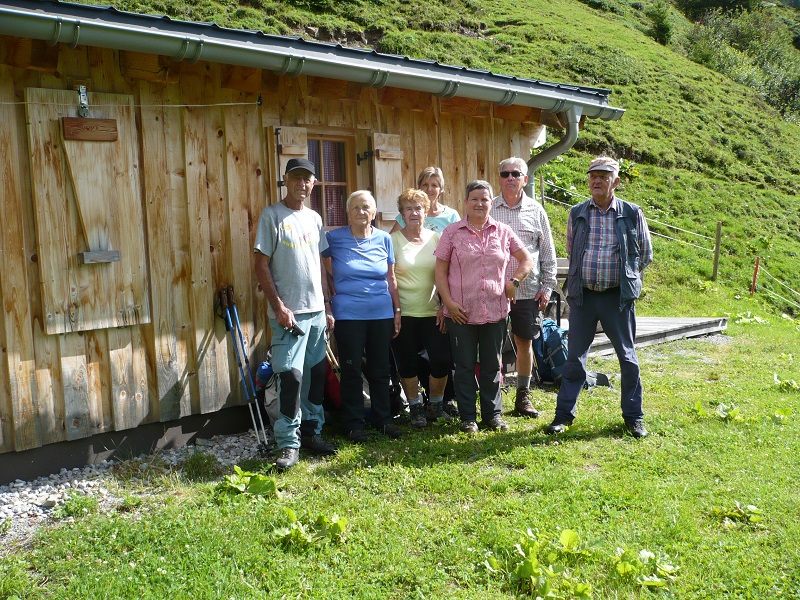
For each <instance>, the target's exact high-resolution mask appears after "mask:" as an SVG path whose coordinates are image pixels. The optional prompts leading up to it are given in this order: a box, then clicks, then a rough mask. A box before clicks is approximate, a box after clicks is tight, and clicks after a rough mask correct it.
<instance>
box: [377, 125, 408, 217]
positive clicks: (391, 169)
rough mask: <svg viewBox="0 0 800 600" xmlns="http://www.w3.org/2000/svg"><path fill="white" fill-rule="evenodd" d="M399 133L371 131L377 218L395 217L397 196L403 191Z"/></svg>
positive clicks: (401, 153) (401, 151) (401, 152)
mask: <svg viewBox="0 0 800 600" xmlns="http://www.w3.org/2000/svg"><path fill="white" fill-rule="evenodd" d="M401 148H402V147H401V138H400V136H399V135H395V134H390V133H373V134H372V149H373V152H374V158H373V161H372V164H373V179H372V181H373V186H374V187H373V195H374V196H375V202H376V204H377V205H378V213H379V218H380V219H381V220H382V221H393V220H394V219H395V217H397V197H398V196H399V195H400V193H401V192H402V191H403V150H402V149H401Z"/></svg>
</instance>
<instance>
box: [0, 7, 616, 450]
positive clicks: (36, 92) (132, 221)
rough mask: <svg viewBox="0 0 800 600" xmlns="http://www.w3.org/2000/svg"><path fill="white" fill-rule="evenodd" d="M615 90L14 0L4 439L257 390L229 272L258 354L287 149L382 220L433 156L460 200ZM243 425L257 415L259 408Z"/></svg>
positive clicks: (4, 27) (325, 201) (1, 59)
mask: <svg viewBox="0 0 800 600" xmlns="http://www.w3.org/2000/svg"><path fill="white" fill-rule="evenodd" d="M608 95H609V91H608V90H599V89H594V88H582V87H577V86H565V85H559V84H553V83H547V82H540V81H532V80H524V79H518V78H514V77H507V76H500V75H494V74H492V73H487V72H484V71H475V70H469V69H464V68H458V67H452V66H447V65H441V64H438V63H433V62H428V61H421V60H412V59H409V58H406V57H398V56H388V55H383V54H379V53H376V52H373V51H371V50H365V49H354V48H344V47H341V46H339V45H334V44H324V43H319V42H314V41H306V40H302V39H296V38H289V37H280V36H269V35H264V34H262V33H258V32H247V31H233V30H227V29H223V28H219V27H217V26H215V25H208V24H200V23H186V22H180V21H174V20H170V19H168V18H161V17H152V16H143V15H134V14H130V13H123V12H120V11H117V10H115V9H111V8H103V7H95V6H85V5H77V4H68V3H62V2H58V1H55V0H53V1H48V0H45V1H37V2H30V1H22V0H19V1H15V0H0V123H2V125H1V127H2V135H0V173H1V175H0V181H2V208H3V213H2V214H3V225H2V227H0V257H2V260H0V297H1V298H2V307H3V310H2V313H1V314H0V347H2V355H0V453H13V452H19V451H25V450H29V449H34V448H39V447H43V446H46V445H50V444H54V443H57V442H64V441H69V440H80V439H88V438H90V437H91V436H95V435H98V434H103V433H107V432H121V431H128V430H133V429H135V428H138V427H140V426H142V425H144V424H148V423H169V422H173V421H175V420H178V419H181V418H183V417H186V416H188V415H201V414H202V415H205V414H212V413H216V412H217V411H220V410H221V409H223V408H225V407H228V406H234V405H237V404H240V403H241V394H240V391H239V384H238V380H239V378H238V372H237V370H236V366H235V364H234V362H233V357H232V349H231V348H229V343H228V338H227V337H226V331H225V327H224V324H223V321H222V320H221V319H220V318H219V316H218V314H217V312H216V308H215V296H216V292H217V290H218V289H219V288H221V287H224V286H228V285H232V286H233V287H234V289H235V297H236V302H237V304H238V307H239V311H240V314H241V318H242V326H243V328H244V331H245V334H246V337H247V341H248V344H249V349H250V352H251V354H252V355H251V362H252V363H255V362H256V361H257V360H258V359H260V358H261V357H263V356H264V355H265V353H266V351H267V349H268V346H269V339H270V332H269V326H268V323H267V317H266V304H265V300H264V296H263V294H262V293H261V292H260V291H259V290H258V289H257V286H256V283H255V279H254V276H253V261H252V257H253V250H252V247H253V241H254V227H255V225H256V224H257V222H258V217H259V214H260V212H261V210H262V209H263V208H264V206H265V205H268V204H270V203H274V202H276V201H278V200H279V199H280V197H281V188H280V184H279V182H280V179H281V174H282V173H283V170H282V165H284V164H285V161H286V160H288V159H289V158H291V157H297V156H307V157H308V158H310V159H311V160H313V161H314V162H315V164H317V165H318V174H319V181H320V183H319V184H318V186H317V187H316V189H315V190H314V194H315V195H314V198H313V207H314V208H315V209H316V210H318V211H319V212H320V214H321V215H322V218H323V220H324V222H325V225H326V226H329V227H335V226H339V225H344V224H345V210H344V201H345V199H346V198H347V195H348V194H349V193H350V192H352V191H354V190H356V189H363V188H368V189H371V190H372V191H373V193H374V195H375V197H376V198H377V200H378V203H379V206H378V209H379V211H380V218H381V219H382V224H383V225H384V226H386V225H389V224H390V222H391V220H392V219H394V217H395V216H396V198H397V195H398V193H399V192H400V191H402V189H404V188H406V187H409V186H412V185H414V183H415V177H416V174H417V173H418V172H419V171H420V170H421V169H422V168H424V167H426V166H428V165H439V166H441V168H442V169H443V170H444V173H445V177H446V179H447V182H446V183H447V185H446V196H445V201H446V202H447V203H448V204H450V205H451V206H453V207H455V208H457V209H458V210H459V211H461V210H462V196H463V192H464V188H465V184H466V183H467V181H468V180H471V179H474V178H484V179H488V180H489V181H491V182H492V183H493V184H495V185H497V184H498V183H499V182H498V181H497V180H496V172H497V169H496V166H497V163H498V162H499V161H500V160H501V159H502V158H505V157H507V156H511V155H516V156H522V157H528V156H530V155H531V150H532V148H534V147H536V146H537V145H540V144H541V143H542V142H543V140H544V135H545V130H546V128H547V127H548V126H551V127H554V128H556V129H557V130H561V129H562V128H563V127H564V126H565V124H566V121H567V120H568V119H567V117H568V116H569V115H572V116H573V117H575V116H577V117H578V118H579V119H585V118H587V117H588V118H600V119H616V118H619V117H620V116H621V114H622V112H623V111H622V110H620V109H618V108H614V107H611V106H609V104H608ZM242 425H246V421H243V422H242Z"/></svg>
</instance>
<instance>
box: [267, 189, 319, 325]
mask: <svg viewBox="0 0 800 600" xmlns="http://www.w3.org/2000/svg"><path fill="white" fill-rule="evenodd" d="M325 248H327V240H326V238H325V236H324V235H322V218H320V216H319V215H318V214H317V213H316V212H315V211H313V210H311V209H310V208H308V207H307V206H305V207H303V208H302V209H301V210H292V209H291V208H289V207H287V206H286V205H285V204H283V202H278V203H277V204H273V205H271V206H267V207H266V208H265V209H264V210H263V211H262V212H261V218H260V219H259V220H258V228H257V229H256V243H255V246H254V249H255V250H256V251H257V252H260V253H261V254H264V255H266V256H269V257H270V261H269V270H270V273H271V274H272V280H273V281H274V282H275V289H276V290H277V291H278V296H280V298H281V300H282V301H283V303H284V304H285V305H286V307H287V308H288V309H289V310H291V311H292V312H293V313H297V314H303V313H311V312H317V311H322V310H325V304H324V299H323V296H322V271H321V267H320V259H319V254H320V252H321V251H323V250H325ZM267 312H268V314H269V317H270V319H274V318H275V312H274V311H273V310H272V307H271V306H269V305H268V306H267Z"/></svg>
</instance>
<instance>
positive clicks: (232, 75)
mask: <svg viewBox="0 0 800 600" xmlns="http://www.w3.org/2000/svg"><path fill="white" fill-rule="evenodd" d="M222 87H224V88H227V89H229V90H237V91H239V92H249V93H251V94H255V93H256V92H258V91H260V90H261V69H254V68H252V67H241V66H238V65H225V66H223V67H222Z"/></svg>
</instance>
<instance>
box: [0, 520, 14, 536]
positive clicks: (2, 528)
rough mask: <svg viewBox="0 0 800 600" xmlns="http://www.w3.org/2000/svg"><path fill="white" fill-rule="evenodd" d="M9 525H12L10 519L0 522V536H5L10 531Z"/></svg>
mask: <svg viewBox="0 0 800 600" xmlns="http://www.w3.org/2000/svg"><path fill="white" fill-rule="evenodd" d="M11 525H13V521H12V520H11V519H3V520H2V521H0V535H5V534H6V533H8V532H9V531H11Z"/></svg>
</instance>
